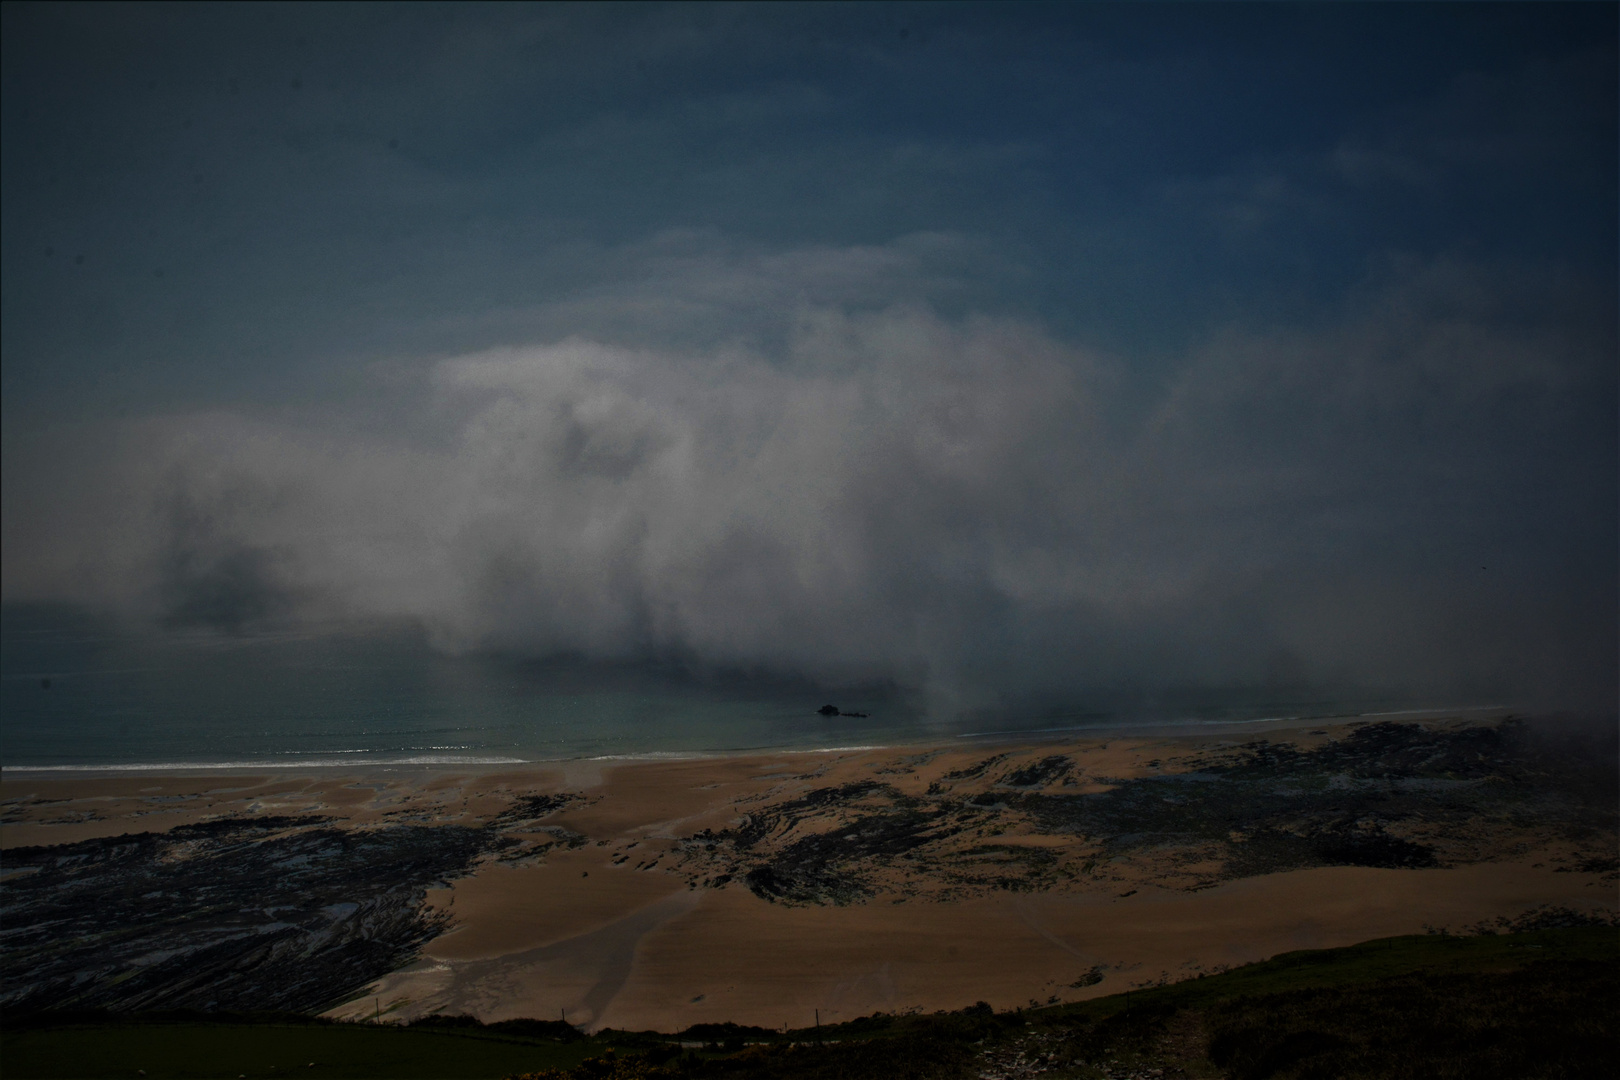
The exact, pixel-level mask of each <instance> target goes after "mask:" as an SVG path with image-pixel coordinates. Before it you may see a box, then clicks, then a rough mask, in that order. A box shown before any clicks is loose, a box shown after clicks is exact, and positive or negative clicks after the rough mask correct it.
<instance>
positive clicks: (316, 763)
mask: <svg viewBox="0 0 1620 1080" xmlns="http://www.w3.org/2000/svg"><path fill="white" fill-rule="evenodd" d="M527 764H529V760H528V759H527V758H512V757H453V756H450V755H446V754H430V755H425V756H418V757H408V758H376V759H371V758H345V759H343V760H341V761H332V760H328V759H310V760H305V761H200V762H199V761H184V762H180V761H168V762H138V763H134V764H128V765H5V766H0V773H36V772H180V771H196V770H198V769H345V768H353V767H354V766H356V765H527Z"/></svg>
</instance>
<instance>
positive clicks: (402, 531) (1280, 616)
mask: <svg viewBox="0 0 1620 1080" xmlns="http://www.w3.org/2000/svg"><path fill="white" fill-rule="evenodd" d="M1571 295H1572V294H1571V293H1570V292H1568V291H1566V292H1563V293H1560V292H1559V291H1558V290H1557V289H1554V288H1551V287H1548V286H1547V285H1546V283H1540V284H1535V283H1530V284H1526V283H1524V282H1516V281H1508V282H1506V283H1504V281H1503V280H1502V278H1501V276H1500V275H1494V276H1493V275H1489V274H1483V273H1481V272H1479V271H1478V270H1476V269H1470V268H1468V267H1464V266H1456V265H1435V266H1428V267H1418V268H1410V269H1409V270H1408V271H1406V272H1403V273H1401V274H1399V275H1397V278H1396V280H1393V281H1392V282H1389V283H1386V284H1385V285H1384V286H1382V287H1380V288H1377V289H1370V290H1369V291H1368V292H1367V294H1366V295H1365V296H1363V297H1361V298H1360V299H1359V300H1356V301H1354V302H1353V303H1351V304H1349V305H1348V306H1347V308H1346V310H1345V312H1344V313H1343V316H1342V318H1340V319H1339V320H1338V321H1337V322H1336V323H1335V324H1333V325H1331V326H1326V327H1317V328H1313V329H1310V330H1286V331H1275V332H1270V333H1255V332H1250V331H1243V330H1238V329H1234V330H1232V331H1230V332H1228V333H1226V334H1224V335H1220V336H1218V337H1216V338H1215V339H1214V340H1213V341H1212V342H1211V343H1210V344H1208V345H1207V346H1206V347H1204V348H1203V349H1201V350H1200V351H1199V352H1198V353H1197V354H1196V355H1194V356H1191V357H1188V358H1186V359H1185V361H1184V362H1183V363H1181V364H1180V365H1179V366H1178V367H1176V368H1174V369H1173V370H1170V371H1167V372H1166V373H1165V376H1164V378H1163V379H1162V380H1159V381H1154V380H1149V379H1144V378H1142V377H1140V375H1139V374H1138V373H1133V371H1132V369H1131V368H1130V367H1129V366H1128V365H1126V364H1124V363H1122V362H1120V361H1118V360H1115V359H1109V358H1103V357H1098V356H1094V355H1090V354H1088V353H1086V352H1085V351H1084V350H1081V349H1078V348H1075V347H1074V346H1072V345H1069V344H1066V343H1063V342H1060V341H1057V340H1054V339H1053V338H1052V337H1050V336H1049V335H1047V334H1045V333H1044V332H1042V330H1041V329H1040V328H1038V327H1035V326H1031V325H1028V324H1023V323H1019V322H1017V321H1012V320H1005V319H989V318H973V317H968V318H961V319H945V318H942V317H940V316H939V315H937V314H935V313H934V312H933V311H932V310H931V309H930V308H928V307H926V306H922V305H917V306H904V305H902V306H894V307H887V308H875V309H872V310H868V311H866V312H864V313H854V312H852V311H851V309H850V308H849V307H848V306H838V305H813V304H810V305H801V306H799V307H798V308H796V309H794V311H793V313H792V315H791V317H789V318H785V319H784V320H783V322H782V326H781V332H780V335H779V344H778V345H774V346H772V347H771V348H770V349H766V348H764V347H762V346H759V345H757V344H756V345H753V346H748V345H736V344H734V345H726V344H720V345H716V346H714V347H712V348H682V349H680V350H679V351H676V350H658V349H649V348H645V347H634V346H631V345H623V344H613V343H610V342H607V341H604V340H593V339H585V338H566V339H563V340H558V341H554V342H552V343H550V344H545V345H538V346H534V347H527V348H511V349H500V350H494V351H488V352H482V353H478V354H475V355H468V356H462V357H458V358H455V359H450V360H445V361H442V362H440V363H438V364H436V365H435V366H434V367H433V368H432V370H431V373H430V375H429V376H428V377H427V378H426V380H425V381H424V383H423V385H422V387H421V390H420V394H419V395H417V396H415V397H414V398H412V404H411V406H410V407H409V409H407V410H406V411H405V412H401V413H397V414H394V415H393V416H392V417H391V418H390V423H389V424H378V423H374V422H373V423H367V424H361V425H358V426H349V427H347V428H346V427H345V426H343V425H342V424H339V423H333V422H323V421H321V420H319V419H313V418H305V419H303V420H300V421H298V422H290V421H284V420H271V419H265V418H263V417H262V416H261V417H259V418H254V417H250V416H247V415H243V414H238V413H230V412H210V413H194V414H188V415H172V416H165V417H159V418H147V419H143V420H139V421H133V422H131V423H129V424H127V425H125V426H123V427H121V428H119V429H117V430H116V431H104V432H102V433H100V434H99V435H98V436H97V440H98V441H95V442H84V441H79V442H77V443H74V444H71V445H70V444H69V443H67V442H64V441H62V440H58V442H57V444H56V446H55V449H53V450H52V451H51V452H50V453H48V454H47V453H44V452H37V453H33V454H31V455H30V456H29V459H28V460H27V461H26V462H18V461H13V462H12V463H11V464H10V465H9V466H8V469H7V481H6V483H7V503H8V507H7V511H6V518H7V521H6V538H5V587H6V594H7V595H6V599H7V600H8V601H16V600H36V599H55V600H68V601H73V602H78V603H87V604H92V605H98V606H102V607H115V608H120V609H123V610H126V611H140V612H144V613H145V614H146V615H148V616H150V617H153V618H156V619H158V620H161V621H164V622H167V623H169V624H171V625H173V624H184V625H207V626H214V627H218V628H220V629H223V630H234V629H241V628H245V627H251V626H255V625H259V624H263V623H266V622H275V621H278V620H280V621H284V620H298V619H307V618H317V617H330V616H336V615H342V616H365V617H373V616H375V617H389V618H393V617H407V618H411V619H416V620H420V621H421V622H422V623H423V624H424V625H426V626H427V627H429V629H430V630H431V632H432V634H433V635H434V637H435V640H436V641H438V642H439V643H440V644H441V645H442V646H443V647H445V648H449V649H485V648H500V649H511V650H520V651H526V652H531V653H534V654H537V655H538V654H554V653H577V654H581V655H585V656H589V657H604V658H608V657H615V658H616V657H661V658H677V659H683V660H686V661H689V662H691V663H693V664H696V665H712V666H718V667H744V668H752V669H759V670H775V671H781V672H785V673H792V674H795V675H801V676H808V677H811V678H814V679H818V680H824V681H827V682H829V683H837V682H848V681H855V680H866V679H887V680H893V681H895V682H897V683H899V684H901V685H904V686H909V687H915V688H919V689H923V690H926V691H927V692H928V693H930V694H932V695H933V697H934V700H935V702H936V707H937V708H939V709H941V710H947V709H955V708H968V707H976V706H984V705H990V704H995V703H998V702H1008V701H1012V700H1052V701H1058V700H1066V699H1067V700H1077V699H1078V697H1079V696H1083V695H1084V694H1085V693H1088V692H1093V691H1100V690H1109V691H1120V690H1132V689H1134V690H1136V691H1141V692H1148V693H1151V692H1152V691H1154V690H1155V689H1162V688H1167V687H1186V686H1211V687H1215V686H1233V685H1254V684H1265V683H1272V684H1276V685H1307V684H1309V685H1317V686H1355V687H1360V688H1371V689H1389V690H1397V691H1400V692H1405V693H1418V694H1423V693H1428V694H1445V695H1470V696H1491V695H1501V696H1505V697H1508V698H1512V699H1517V700H1521V701H1535V702H1537V703H1545V704H1559V705H1570V706H1579V707H1602V708H1607V709H1612V707H1613V702H1614V693H1615V683H1614V680H1615V670H1614V668H1615V647H1616V641H1615V619H1614V615H1615V595H1616V594H1615V589H1616V579H1615V558H1614V551H1615V542H1616V532H1615V505H1614V495H1615V486H1614V485H1615V459H1614V416H1613V401H1614V369H1613V358H1614V347H1615V346H1614V338H1613V326H1612V312H1611V311H1609V310H1608V309H1609V308H1610V307H1612V301H1608V300H1604V299H1602V298H1599V299H1596V300H1594V299H1591V298H1586V299H1582V298H1581V297H1580V296H1579V295H1574V296H1573V298H1571ZM636 302H637V303H640V302H641V301H640V300H638V301H636ZM627 303H628V302H627ZM1560 305H1562V307H1560ZM1526 312H1528V313H1529V314H1528V315H1527V314H1526ZM1605 395H1606V396H1605ZM372 419H373V420H375V419H376V418H375V417H373V418H372ZM40 445H43V444H40Z"/></svg>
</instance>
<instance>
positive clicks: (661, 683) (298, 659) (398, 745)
mask: <svg viewBox="0 0 1620 1080" xmlns="http://www.w3.org/2000/svg"><path fill="white" fill-rule="evenodd" d="M0 676H3V697H0V710H3V712H0V766H3V767H4V768H6V769H34V768H47V769H77V768H91V769H97V768H112V769H128V768H140V767H157V768H161V767H164V766H188V765H189V766H198V765H215V766H222V765H232V766H245V767H258V768H263V767H292V766H308V765H328V766H342V765H352V766H358V765H381V764H417V765H433V764H443V765H458V764H461V765H475V764H497V763H501V762H519V761H535V760H557V759H570V758H588V757H601V756H640V755H649V756H657V755H697V754H706V753H735V752H740V751H747V750H756V749H802V750H817V749H827V748H832V747H841V746H871V745H885V746H893V745H905V744H915V743H928V742H938V741H956V740H961V739H989V740H993V739H994V738H995V737H996V736H998V735H1002V736H1009V737H1016V736H1017V735H1018V734H1020V733H1028V734H1057V733H1060V732H1062V731H1064V730H1068V729H1074V730H1075V731H1076V732H1077V733H1081V732H1085V731H1087V730H1095V731H1099V732H1101V731H1108V730H1120V729H1130V728H1138V727H1142V726H1147V725H1157V724H1170V725H1175V726H1187V727H1189V728H1193V729H1196V728H1202V727H1205V726H1207V725H1212V724H1221V723H1232V722H1240V723H1241V722H1244V721H1255V720H1263V719H1267V718H1271V717H1277V716H1320V717H1328V716H1336V715H1346V714H1353V713H1361V712H1380V711H1391V710H1401V709H1406V708H1425V707H1431V706H1434V705H1435V704H1437V703H1435V702H1428V701H1416V700H1406V699H1397V698H1391V697H1388V696H1385V697H1367V696H1362V697H1348V696H1343V695H1340V696H1337V697H1335V696H1332V695H1327V694H1323V693H1316V694H1312V693H1310V692H1308V691H1305V690H1301V689H1299V688H1278V687H1269V688H1268V687H1259V688H1238V689H1208V688H1206V689H1198V690H1184V691H1180V692H1176V693H1162V694H1158V695H1143V694H1138V695H1134V696H1125V695H1121V694H1119V693H1114V694H1104V693H1098V694H1096V695H1093V696H1092V699H1091V700H1088V701H1074V702H1070V703H1067V704H1066V705H1065V704H1063V703H1057V704H1054V703H1050V702H1048V703H1044V704H1042V705H1040V706H1035V705H1025V706H1023V707H1017V706H1009V707H1007V708H1005V709H995V708H989V709H986V708H980V709H975V710H970V711H965V712H957V713H943V712H941V711H939V710H938V707H937V704H936V706H935V708H934V709H932V710H931V709H930V707H929V705H928V704H927V703H926V701H925V700H924V699H923V698H922V697H921V696H919V695H916V694H912V693H908V692H907V691H906V690H905V689H903V688H897V687H892V686H864V687H862V686H854V687H851V686H844V687H826V686H817V685H814V684H812V683H809V682H806V681H798V680H793V679H790V678H783V677H772V676H768V675H747V674H741V673H736V672H730V673H714V672H701V671H694V670H693V669H691V668H690V667H687V666H684V665H680V664H674V663H648V662H619V663H604V662H592V661H586V660H582V659H578V658H566V657H565V658H552V659H546V660H536V659H533V658H526V657H519V656H509V655H508V656H503V655H452V654H449V653H446V652H444V651H442V650H436V649H434V648H433V647H432V646H431V644H430V643H429V641H428V640H427V638H426V636H425V635H424V634H423V633H422V632H421V631H420V630H417V629H415V628H413V627H409V626H404V625H398V626H377V625H368V626H364V627H358V626H352V625H351V626H341V627H335V626H326V627H323V628H320V629H316V630H300V631H296V632H295V631H284V632H256V633H244V634H238V635H226V634H219V633H213V632H207V633H204V632H195V631H186V632H171V631H164V630H159V629H153V628H149V627H148V628H135V627H130V626H128V625H121V624H118V623H115V622H111V621H105V620H100V619H96V618H94V617H92V616H89V615H87V614H85V613H83V612H82V611H77V610H75V609H71V608H65V607H45V606H23V605H7V606H6V607H5V608H4V609H3V639H0ZM47 684H48V685H47ZM829 703H831V704H836V705H837V706H838V707H839V708H840V709H841V710H843V711H844V712H845V713H865V714H867V715H866V716H864V717H860V716H848V715H844V716H838V717H826V716H822V715H819V714H818V712H817V710H818V708H819V707H821V706H822V705H824V704H829Z"/></svg>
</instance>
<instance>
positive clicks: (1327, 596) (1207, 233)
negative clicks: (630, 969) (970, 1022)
mask: <svg viewBox="0 0 1620 1080" xmlns="http://www.w3.org/2000/svg"><path fill="white" fill-rule="evenodd" d="M0 10H3V18H4V27H3V42H0V47H3V49H4V72H3V77H4V92H3V96H0V110H3V125H4V127H3V157H0V170H3V176H0V179H3V186H0V210H3V222H0V225H3V236H0V239H3V251H0V259H3V265H0V272H3V276H0V283H3V284H0V308H3V311H0V316H3V317H0V356H3V364H0V392H3V396H0V410H3V414H0V419H3V441H4V446H3V450H4V453H3V458H0V467H3V488H0V492H3V519H0V524H3V530H4V533H3V541H4V543H3V566H0V569H3V577H0V585H3V596H4V600H5V602H6V603H8V604H14V605H17V604H38V603H54V604H72V605H78V606H81V607H83V608H86V609H92V610H97V611H103V612H108V613H115V614H116V615H117V616H118V617H119V618H122V619H126V620H130V621H131V623H132V624H134V625H143V626H149V627H152V628H153V629H154V632H161V631H162V630H164V629H174V628H185V629H191V630H195V629H198V628H202V629H210V630H213V631H217V632H219V633H222V634H242V633H252V632H255V630H257V629H260V628H264V627H275V626H287V625H326V624H331V623H333V622H334V621H337V622H342V621H349V622H353V621H356V620H358V621H360V622H364V621H366V620H379V621H393V622H398V621H400V620H404V621H407V622H411V623H414V624H418V625H420V626H422V627H423V628H424V629H426V631H427V632H428V633H429V634H430V635H431V637H432V640H433V641H434V642H435V643H436V645H437V647H439V648H442V649H445V650H447V651H451V652H465V651H479V650H501V651H504V652H516V653H519V654H525V655H529V654H532V655H534V656H555V655H574V656H581V657H587V658H600V659H611V660H623V659H632V660H634V659H658V660H663V661H671V660H673V661H676V662H679V663H683V664H689V665H692V666H693V667H696V668H705V667H708V668H715V669H728V670H731V669H742V670H754V671H765V672H776V673H780V674H783V675H788V676H793V677H796V678H809V679H812V680H818V681H821V682H823V683H825V684H827V685H840V684H848V683H853V682H861V681H867V682H871V681H879V682H882V681H887V682H891V683H893V684H896V685H899V686H903V687H910V688H915V689H920V690H923V691H925V692H926V693H927V694H928V695H930V697H931V700H933V701H935V702H937V707H938V708H939V709H941V710H950V709H953V708H976V707H984V706H991V705H995V704H996V703H1000V702H1007V701H1012V700H1015V699H1016V700H1036V699H1042V700H1051V701H1062V700H1073V699H1077V698H1079V697H1083V696H1084V695H1085V694H1087V693H1091V692H1094V691H1097V690H1099V689H1108V688H1112V689H1116V690H1118V689H1122V688H1123V689H1130V688H1135V689H1136V690H1138V691H1141V692H1144V693H1152V692H1156V691H1159V690H1169V689H1185V688H1189V687H1190V688H1195V689H1196V688H1198V687H1206V688H1221V687H1232V686H1266V685H1275V686H1296V685H1299V686H1306V685H1308V686H1316V687H1325V688H1331V687H1339V688H1361V689H1375V690H1380V691H1389V692H1396V693H1403V694H1411V695H1429V696H1431V697H1434V698H1435V699H1436V700H1440V699H1445V700H1464V699H1467V700H1487V699H1490V700H1510V701H1514V702H1525V703H1531V704H1536V705H1541V706H1546V707H1556V708H1573V709H1585V710H1592V709H1597V710H1601V711H1607V712H1612V711H1613V710H1614V707H1615V701H1616V694H1617V683H1616V655H1617V648H1620V642H1617V634H1616V625H1617V589H1620V577H1617V558H1620V556H1617V552H1620V527H1617V505H1620V498H1617V484H1620V481H1617V461H1620V445H1617V424H1616V416H1617V400H1620V397H1617V382H1616V380H1617V374H1616V373H1617V370H1620V365H1617V363H1616V361H1617V301H1616V297H1617V292H1620V272H1617V271H1620V265H1617V264H1620V257H1617V247H1620V241H1617V236H1620V219H1617V206H1620V178H1617V177H1620V170H1617V145H1620V139H1617V120H1616V101H1617V75H1616V53H1617V46H1616V39H1617V14H1616V8H1615V7H1614V6H1613V5H1610V4H1575V5H1561V4H1486V5H1471V4H1437V5H1426V4H1425V5H1418V4H1411V5H1407V4H1368V5H1358V4H1334V5H1316V4H1306V5H1290V4H1262V5H1253V6H1251V5H1241V4H1232V5H1226V4H1194V5H1179V4H1148V5H1139V4H1126V5H1110V4H1047V5H1032V6H1024V5H1016V4H1005V3H1002V4H993V5H977V4H951V5H930V4H920V5H910V4H884V5H842V4H836V5H823V4H816V5H802V6H801V5H790V4H782V5H718V6H715V5H702V4H698V5H681V4H674V5H640V4H632V5H613V4H591V5H583V6H574V5H543V6H527V5H499V6H482V5H477V4H456V5H433V4H415V5H389V4H364V5H318V4H303V5H279V4H270V5H263V4H245V3H244V4H230V5H212V6H210V5H198V4H183V5H168V4H138V5H96V4H75V5H49V4H46V5H37V4H21V3H14V4H7V5H5V6H4V7H3V9H0Z"/></svg>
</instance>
